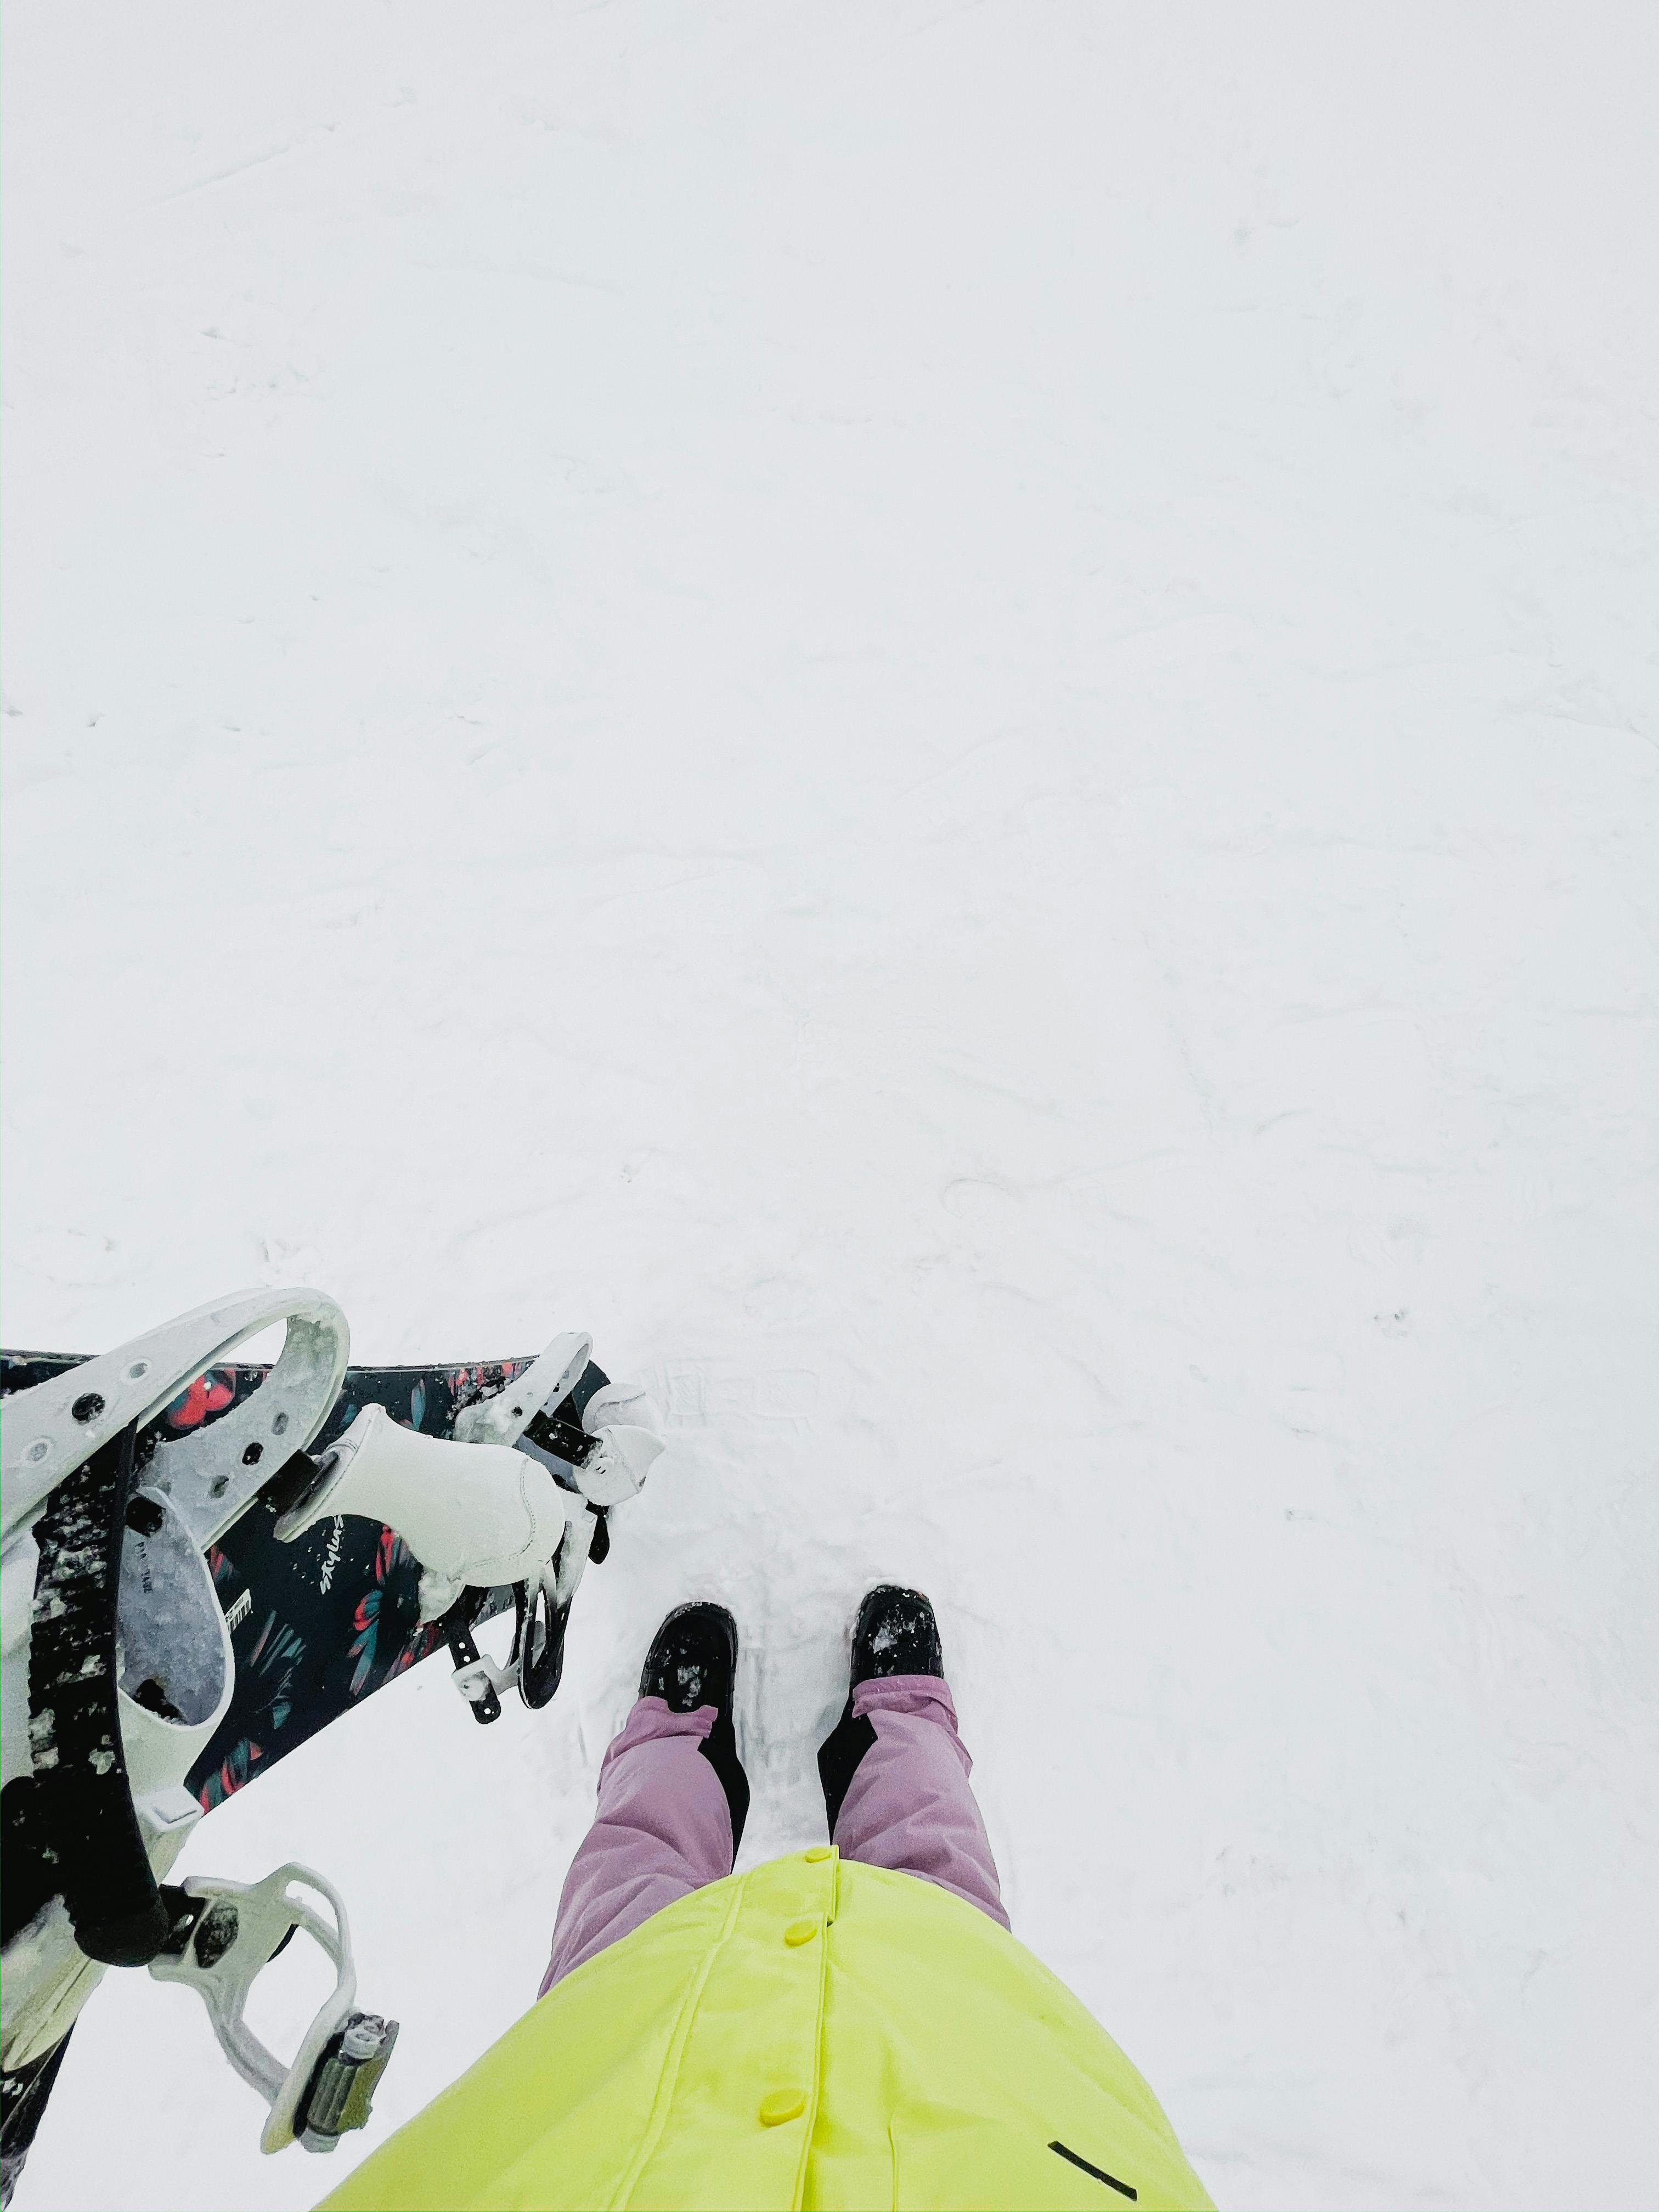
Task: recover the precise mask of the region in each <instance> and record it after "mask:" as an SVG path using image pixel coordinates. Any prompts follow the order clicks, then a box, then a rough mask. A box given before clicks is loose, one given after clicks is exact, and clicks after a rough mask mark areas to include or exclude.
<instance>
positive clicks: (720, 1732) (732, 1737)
mask: <svg viewBox="0 0 1659 2212" xmlns="http://www.w3.org/2000/svg"><path fill="white" fill-rule="evenodd" d="M737 1677H738V1624H737V1622H736V1621H735V1620H732V1616H731V1614H730V1613H728V1612H727V1611H726V1607H724V1606H723V1605H709V1604H706V1603H704V1604H698V1605H681V1606H676V1607H675V1608H674V1610H673V1612H672V1613H670V1614H669V1616H668V1618H667V1620H665V1621H664V1622H663V1625H662V1626H661V1627H660V1628H659V1630H658V1631H657V1632H656V1634H655V1635H654V1636H653V1638H652V1639H651V1649H650V1650H648V1651H647V1653H646V1655H645V1665H644V1668H642V1669H641V1674H640V1695H641V1697H642V1698H660V1699H662V1701H663V1703H664V1704H665V1705H666V1706H667V1708H668V1710H669V1711H670V1712H671V1713H694V1712H696V1710H697V1708H698V1706H699V1705H713V1706H714V1707H715V1708H716V1712H715V1717H714V1727H713V1728H711V1729H709V1731H708V1735H706V1736H705V1737H704V1738H703V1740H702V1742H701V1743H700V1744H699V1745H698V1747H697V1748H698V1750H699V1751H700V1752H701V1753H702V1755H703V1757H704V1758H705V1759H707V1760H708V1764H709V1765H711V1766H712V1767H713V1768H714V1773H715V1776H716V1778H717V1779H718V1781H719V1783H720V1788H721V1789H722V1790H724V1791H725V1792H726V1806H727V1808H728V1809H729V1811H730V1812H731V1814H732V1863H733V1864H734V1865H735V1864H736V1863H737V1857H738V1844H740V1843H741V1842H742V1841H743V1824H744V1821H745V1820H747V1819H748V1817H749V1778H748V1776H747V1775H746V1774H745V1773H744V1771H743V1762H742V1760H741V1759H739V1758H738V1734H737V1729H736V1727H735V1726H734V1724H733V1722H732V1693H733V1692H734V1690H735V1689H736V1686H737Z"/></svg>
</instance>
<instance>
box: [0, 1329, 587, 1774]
mask: <svg viewBox="0 0 1659 2212" xmlns="http://www.w3.org/2000/svg"><path fill="white" fill-rule="evenodd" d="M83 1357H84V1355H82V1354H66V1353H61V1352H59V1353H42V1352H0V1397H4V1396H6V1395H9V1394H10V1393H11V1392H12V1391H14V1390H26V1389H30V1388H31V1387H32V1386H33V1384H35V1383H45V1382H47V1381H49V1380H50V1379H51V1378H52V1376H56V1375H61V1374H62V1373H64V1370H66V1369H69V1368H72V1367H76V1366H79V1365H80V1364H81V1361H82V1358H83ZM530 1364H531V1362H530V1360H529V1359H528V1358H524V1359H495V1360H474V1361H471V1362H468V1363H459V1364H455V1365H453V1366H421V1367H349V1368H348V1369H347V1370H346V1373H345V1379H344V1381H343V1383H342V1384H341V1386H340V1395H339V1396H338V1397H337V1399H336V1401H335V1402H334V1406H333V1407H332V1409H331V1412H330V1413H329V1416H328V1419H327V1420H326V1421H325V1423H324V1425H323V1426H322V1428H321V1430H320V1431H319V1433H318V1435H317V1437H316V1439H315V1441H314V1442H313V1444H312V1446H311V1449H312V1451H313V1453H316V1454H321V1453H322V1452H324V1451H325V1450H326V1449H327V1448H328V1447H329V1445H330V1444H331V1443H333V1442H334V1441H335V1439H336V1438H337V1437H339V1436H340V1435H342V1434H343V1431H345V1430H346V1429H348V1428H349V1426H350V1425H351V1423H352V1422H353V1421H354V1420H355V1419H356V1417H357V1415H358V1414H359V1413H361V1412H362V1409H363V1407H365V1406H372V1405H378V1406H384V1407H385V1408H386V1412H387V1413H389V1414H390V1415H391V1416H392V1419H393V1420H395V1421H399V1422H401V1423H403V1425H404V1426H405V1427H407V1428H411V1429H419V1430H422V1431H424V1433H425V1434H427V1435H428V1436H435V1437H447V1436H450V1435H452V1434H453V1430H454V1423H455V1417H456V1415H457V1414H458V1413H459V1412H460V1411H461V1410H462V1408H463V1407H466V1406H470V1405H473V1404H475V1403H476V1402H477V1401H478V1400H479V1399H482V1398H489V1397H493V1396H495V1394H496V1392H497V1391H499V1390H501V1389H505V1388H506V1386H507V1383H509V1382H510V1381H511V1380H512V1379H513V1376H515V1375H519V1374H521V1373H522V1372H523V1371H524V1370H525V1369H526V1367H528V1366H529V1365H530ZM269 1372H270V1369H269V1367H267V1366H264V1365H258V1364H240V1365H237V1366H229V1365H227V1366H222V1367H213V1368H210V1369H209V1370H207V1372H206V1373H205V1374H204V1375H200V1376H197V1379H196V1380H195V1381H194V1382H193V1383H191V1384H190V1385H189V1386H188V1388H187V1389H185V1390H183V1391H181V1392H180V1393H179V1396H178V1397H176V1398H175V1399H174V1400H173V1402H172V1404H171V1405H169V1406H168V1407H166V1408H165V1410H164V1411H163V1412H162V1413H161V1414H160V1415H159V1416H158V1417H157V1421H156V1424H155V1425H156V1426H157V1428H158V1429H159V1430H160V1431H161V1432H162V1434H163V1435H164V1436H170V1437H171V1436H179V1435H183V1434H184V1433H185V1432H186V1431H191V1430H194V1429H197V1428H201V1427H203V1426H204V1425H208V1424H210V1423H211V1422H213V1421H216V1420H217V1419H221V1418H222V1416H223V1415H224V1414H226V1413H228V1412H230V1410H231V1409H232V1408H233V1407H235V1406H237V1405H240V1403H241V1402H242V1401H243V1400H244V1399H246V1398H247V1397H249V1396H251V1395H252V1393H253V1392H254V1391H255V1390H257V1389H258V1387H259V1384H260V1383H261V1382H262V1380H263V1379H264V1376H266V1375H267V1374H268V1373H269ZM608 1379H609V1378H608V1376H605V1373H604V1372H603V1370H601V1369H600V1368H599V1367H598V1366H597V1365H596V1364H594V1363H593V1362H592V1360H590V1361H589V1362H588V1364H587V1367H586V1370H585V1372H584V1373H583V1374H582V1376H581V1377H580V1380H579V1382H578V1383H576V1385H575V1387H574V1389H572V1390H571V1391H570V1392H569V1393H568V1395H567V1396H566V1397H565V1398H564V1399H562V1401H561V1402H560V1403H559V1405H558V1406H557V1407H555V1408H554V1409H553V1412H552V1413H551V1414H550V1415H549V1414H542V1415H538V1419H537V1421H536V1422H535V1423H533V1424H532V1428H531V1431H530V1434H531V1436H532V1439H539V1440H540V1441H541V1442H543V1443H545V1444H547V1445H548V1446H550V1447H551V1448H552V1449H556V1450H560V1451H562V1452H563V1454H564V1455H565V1456H567V1457H568V1458H569V1459H572V1460H575V1461H580V1459H581V1458H582V1457H583V1456H584V1455H585V1452H586V1449H587V1443H588V1440H587V1439H586V1437H585V1435H584V1434H583V1431H582V1428H581V1414H582V1408H583V1407H585V1406H586V1403H587V1401H588V1400H589V1399H590V1398H591V1397H592V1395H593V1394H594V1392H595V1391H596V1390H599V1389H602V1388H603V1387H604V1385H605V1383H606V1382H607V1381H608ZM278 1510H280V1509H279V1506H278V1505H277V1504H273V1503H271V1502H270V1501H268V1499H267V1498H265V1497H264V1496H263V1495H261V1496H259V1497H257V1498H254V1499H253V1501H252V1504H250V1505H249V1506H248V1508H247V1510H246V1512H244V1513H243V1514H242V1515H241V1516H240V1518H239V1519H238V1520H237V1521H235V1522H233V1523H232V1525H231V1527H230V1528H228V1529H227V1530H226V1531H225V1533H224V1534H223V1535H222V1537H221V1538H220V1540H219V1541H218V1542H217V1543H216V1545H214V1546H213V1547H211V1548H210V1551H209V1553H208V1554H207V1559H208V1565H209V1566H210V1568H211V1570H212V1573H213V1580H214V1585H215V1588H216V1590H217V1591H218V1595H219V1602H220V1605H221V1607H222V1609H223V1612H224V1615H225V1621H226V1625H227V1626H228V1629H229V1632H230V1639H231V1644H232V1648H233V1650H234V1652H235V1655H236V1681H235V1687H234V1691H233V1692H232V1694H231V1700H230V1704H229V1705H228V1708H227V1709H226V1711H225V1716H224V1718H223V1719H222V1721H221V1723H220V1724H219V1726H218V1728H217V1729H216V1731H215V1732H214V1735H213V1736H212V1738H211V1740H210V1741H209V1743H208V1744H207V1745H206V1747H204V1750H203V1752H202V1753H201V1756H200V1757H199V1758H198V1759H197V1762H196V1764H195V1765H194V1766H193V1767H192V1768H191V1771H190V1773H189V1775H188V1777H187V1778H186V1780H185V1787H186V1788H187V1789H188V1790H191V1791H192V1792H193V1793H194V1794H195V1796H197V1799H198V1800H199V1801H200V1802H201V1804H202V1805H203V1806H204V1808H207V1809H211V1808H212V1807H214V1806H215V1805H218V1804H221V1803H222V1802H223V1801H224V1800H225V1799H226V1798H227V1797H229V1796H233V1795H234V1793H235V1792H236V1791H237V1790H240V1789H242V1788H243V1787H244V1786H245V1785H246V1784H247V1783H249V1782H251V1781H252V1780H253V1779H254V1778H255V1777H256V1776H258V1775H260V1774H264V1773H265V1772H266V1771H268V1770H269V1769H270V1768H271V1767H273V1766H274V1765H276V1762H277V1760H278V1759H285V1758H286V1757H287V1756H288V1754H289V1752H291V1751H294V1750H296V1749H297V1748H298V1747H299V1746H300V1745H301V1744H302V1743H304V1742H305V1741H307V1739H308V1738H309V1737H311V1736H313V1735H316V1734H317V1732H318V1730H319V1729H324V1728H326V1727H327V1726H328V1723H330V1722H331V1721H332V1720H337V1719H338V1717H340V1715H341V1714H342V1713H343V1712H346V1711H349V1710H350V1709H351V1708H352V1707H353V1706H354V1705H360V1704H361V1703H362V1700H363V1699H365V1698H368V1697H371V1696H373V1694H374V1692H375V1691H376V1690H378V1689H380V1688H382V1687H383V1686H385V1684H386V1683H387V1682H389V1681H391V1680H393V1678H394V1677H395V1676H397V1675H398V1674H404V1673H405V1672H407V1670H408V1669H409V1668H410V1667H414V1666H417V1665H418V1664H419V1663H420V1662H421V1661H422V1659H425V1658H428V1657H429V1656H431V1654H432V1653H433V1652H434V1651H436V1650H439V1649H440V1648H441V1646H442V1645H443V1644H445V1643H446V1642H447V1643H449V1644H450V1645H451V1648H452V1650H453V1652H454V1654H455V1656H456V1657H457V1659H458V1660H463V1659H465V1658H466V1657H467V1656H468V1654H469V1648H470V1637H469V1626H470V1625H476V1624H477V1622H479V1621H482V1620H489V1619H490V1618H492V1617H493V1616H494V1615H495V1614H496V1613H502V1612H505V1611H506V1610H507V1609H508V1608H509V1607H511V1606H512V1605H513V1601H514V1600H513V1591H512V1589H499V1590H489V1591H486V1592H479V1593H474V1594H472V1595H471V1600H470V1602H469V1604H468V1606H467V1607H466V1618H465V1621H460V1622H458V1621H457V1620H454V1619H453V1617H451V1618H448V1619H447V1620H443V1621H422V1619H421V1618H420V1611H419V1601H418V1589H419V1583H420V1576H421V1570H420V1566H419V1564H418V1563H417V1562H416V1559H415V1558H414V1556H413V1554H412V1553H410V1550H409V1547H407V1545H405V1544H404V1541H403V1540H402V1539H401V1538H400V1537H399V1536H398V1534H396V1533H395V1532H394V1531H393V1530H392V1529H391V1528H376V1527H375V1525H374V1522H370V1521H366V1520H363V1519H362V1518H361V1517H360V1516H357V1515H356V1514H337V1515H335V1516H333V1518H332V1519H331V1520H326V1521H323V1522H319V1523H318V1525H317V1526H316V1527H315V1528H310V1529H307V1531H306V1533H305V1534H304V1535H303V1536H301V1537H300V1538H299V1539H298V1540H297V1541H295V1542H294V1543H291V1544H284V1543H281V1542H279V1541H277V1538H276V1534H275V1528H276V1517H277V1513H278ZM592 1557H593V1559H595V1561H596V1562H597V1561H598V1560H599V1559H600V1558H602V1557H603V1552H602V1550H601V1548H600V1547H599V1546H598V1545H596V1546H595V1547H594V1551H593V1553H592ZM471 1656H473V1657H476V1656H477V1653H476V1650H472V1651H471ZM491 1702H493V1701H491ZM499 1710H500V1707H499V1705H496V1706H495V1711H499ZM483 1717H489V1715H488V1714H485V1715H484V1716H483Z"/></svg>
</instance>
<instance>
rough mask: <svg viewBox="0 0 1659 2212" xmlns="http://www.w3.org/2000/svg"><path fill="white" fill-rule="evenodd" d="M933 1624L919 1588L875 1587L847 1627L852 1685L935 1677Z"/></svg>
mask: <svg viewBox="0 0 1659 2212" xmlns="http://www.w3.org/2000/svg"><path fill="white" fill-rule="evenodd" d="M944 1672H945V1659H944V1656H943V1654H942V1653H941V1652H940V1650H939V1623H938V1621H936V1620H934V1618H933V1607H932V1606H931V1605H929V1603H928V1602H927V1599H926V1598H925V1597H924V1596H923V1595H922V1594H921V1591H920V1590H913V1589H900V1588H899V1587H898V1585H897V1583H878V1584H877V1585H876V1587H875V1589H872V1590H871V1591H869V1592H868V1593H867V1594H866V1597H865V1600H864V1602H863V1604H862V1605H861V1606H860V1607H859V1617H858V1619H857V1620H855V1621H854V1623H853V1687H854V1689H855V1690H856V1689H857V1687H858V1686H859V1684H860V1682H872V1681H875V1680H878V1678H881V1679H884V1678H885V1677H886V1676H887V1675H889V1674H939V1675H942V1674H944Z"/></svg>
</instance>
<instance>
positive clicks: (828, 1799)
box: [818, 1583, 945, 1843]
mask: <svg viewBox="0 0 1659 2212" xmlns="http://www.w3.org/2000/svg"><path fill="white" fill-rule="evenodd" d="M944 1673H945V1660H944V1656H943V1655H942V1653H941V1651H940V1650H939V1623H938V1621H937V1620H934V1618H933V1607H932V1605H931V1604H929V1602H928V1601H927V1599H926V1598H925V1597H924V1596H923V1595H922V1594H921V1591H920V1590H913V1589H901V1588H900V1586H899V1585H898V1584H897V1583H877V1585H876V1587H875V1589H872V1590H866V1593H865V1595H864V1599H863V1602H862V1603H861V1604H860V1607H859V1610H858V1618H857V1620H855V1621H854V1623H853V1664H852V1669H851V1675H850V1679H849V1680H848V1689H847V1703H846V1704H845V1705H843V1706H842V1714H841V1718H840V1719H839V1720H838V1721H837V1722H836V1725H835V1727H834V1728H833V1729H831V1730H830V1731H829V1735H827V1736H826V1737H825V1738H824V1740H823V1742H822V1743H821V1744H820V1745H819V1746H818V1780H819V1782H820V1783H821V1784H823V1811H824V1817H825V1819H826V1820H828V1821H829V1840H830V1842H831V1843H834V1841H835V1839H836V1821H837V1820H839V1819H840V1817H841V1808H842V1805H843V1804H844V1803H845V1802H846V1798H847V1792H848V1789H849V1788H850V1787H851V1786H852V1781H853V1777H854V1774H856V1773H857V1771H858V1768H859V1762H860V1759H862V1758H863V1757H864V1754H865V1753H866V1751H868V1750H869V1748H870V1747H871V1745H872V1743H874V1741H875V1740H876V1724H875V1723H874V1722H873V1721H872V1719H871V1717H870V1716H869V1715H868V1713H854V1711H853V1692H854V1691H855V1690H856V1689H857V1688H858V1686H859V1684H860V1682H874V1681H878V1680H879V1681H884V1680H887V1679H888V1677H889V1676H890V1675H894V1674H937V1675H939V1676H940V1677H941V1678H942V1677H943V1675H944Z"/></svg>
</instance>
